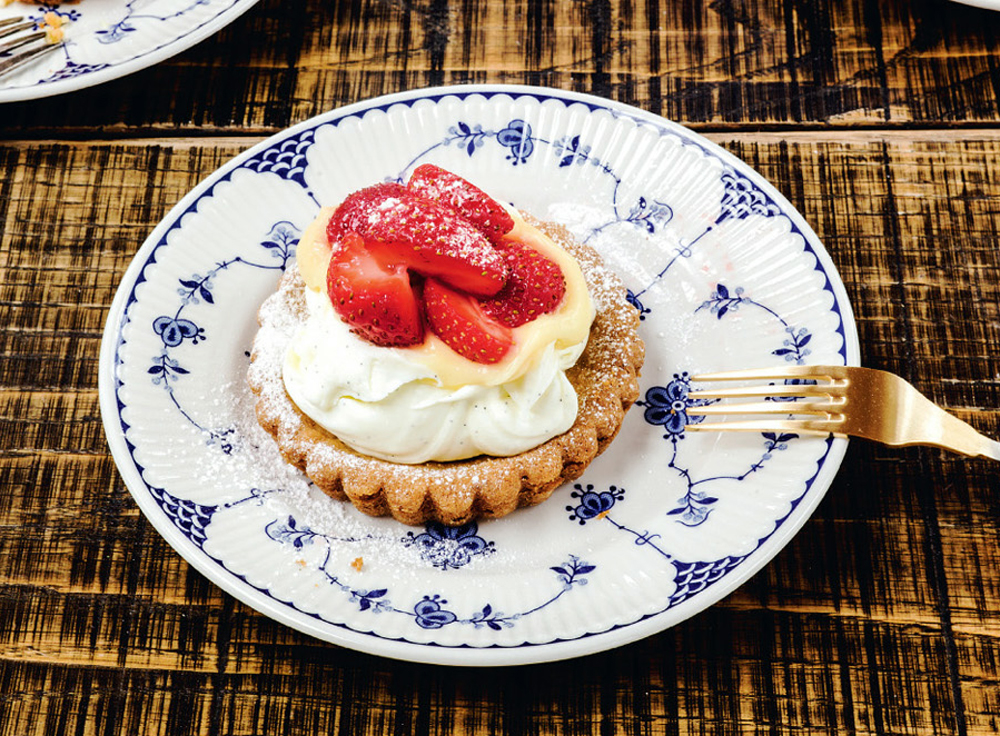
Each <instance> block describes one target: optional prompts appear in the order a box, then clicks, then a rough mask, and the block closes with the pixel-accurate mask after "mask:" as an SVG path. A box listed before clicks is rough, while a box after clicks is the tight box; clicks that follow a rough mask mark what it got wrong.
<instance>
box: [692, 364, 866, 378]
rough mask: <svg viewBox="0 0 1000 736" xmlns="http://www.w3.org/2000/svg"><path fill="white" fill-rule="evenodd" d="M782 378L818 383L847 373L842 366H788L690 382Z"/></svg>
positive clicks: (755, 369) (699, 376) (738, 372)
mask: <svg viewBox="0 0 1000 736" xmlns="http://www.w3.org/2000/svg"><path fill="white" fill-rule="evenodd" d="M784 378H813V379H816V380H818V381H819V380H829V381H832V380H835V379H842V378H847V371H846V370H844V366H839V365H790V366H778V367H774V366H772V367H771V368H753V369H750V370H739V371H724V372H721V373H702V374H699V375H696V376H691V380H692V381H746V380H763V379H784Z"/></svg>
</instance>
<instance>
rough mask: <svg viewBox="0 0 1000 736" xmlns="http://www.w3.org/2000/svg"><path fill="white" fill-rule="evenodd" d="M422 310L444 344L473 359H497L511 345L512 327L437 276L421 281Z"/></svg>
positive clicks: (493, 360)
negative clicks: (487, 313)
mask: <svg viewBox="0 0 1000 736" xmlns="http://www.w3.org/2000/svg"><path fill="white" fill-rule="evenodd" d="M424 314H425V315H426V316H427V324H428V326H429V327H430V328H431V330H432V331H433V332H434V334H435V335H437V336H438V337H440V338H441V340H442V341H444V343H445V345H447V346H448V347H450V348H451V349H452V350H454V351H455V352H456V353H458V354H459V355H461V356H462V357H463V358H468V359H469V360H472V361H475V362H476V363H496V362H498V361H500V360H502V359H503V357H504V356H505V355H506V354H507V351H508V350H510V349H511V347H513V345H514V337H513V335H512V334H511V331H510V330H509V329H507V328H506V327H504V326H503V325H500V324H497V323H496V322H494V321H493V320H492V319H490V318H489V317H487V316H486V315H485V314H483V311H482V309H480V307H479V304H478V303H477V302H476V300H475V299H473V298H472V297H470V296H466V295H465V294H462V293H460V292H457V291H455V290H453V289H450V288H448V287H447V286H445V285H444V284H442V283H441V282H440V281H437V280H436V279H427V281H426V282H425V283H424Z"/></svg>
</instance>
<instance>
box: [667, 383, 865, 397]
mask: <svg viewBox="0 0 1000 736" xmlns="http://www.w3.org/2000/svg"><path fill="white" fill-rule="evenodd" d="M846 389H847V386H846V385H844V384H842V383H822V384H809V383H803V384H797V385H796V384H791V385H785V384H777V385H775V384H771V385H767V386H731V387H728V388H706V389H698V390H697V391H689V392H688V395H687V397H688V398H689V399H741V398H750V397H752V396H784V397H789V396H803V397H807V396H843V395H844V393H845V392H846Z"/></svg>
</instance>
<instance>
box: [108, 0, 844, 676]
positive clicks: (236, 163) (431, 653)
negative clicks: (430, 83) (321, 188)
mask: <svg viewBox="0 0 1000 736" xmlns="http://www.w3.org/2000/svg"><path fill="white" fill-rule="evenodd" d="M251 1H252V2H256V0H251ZM475 95H482V96H484V97H486V98H487V99H488V98H489V97H493V96H505V95H506V96H510V97H511V98H512V99H516V98H518V97H523V96H528V97H533V98H536V99H540V100H545V99H552V98H555V99H558V100H561V101H562V102H564V104H567V105H571V104H574V103H582V104H584V105H586V106H588V107H589V108H591V109H592V110H597V109H601V110H606V111H608V112H609V113H611V114H612V115H614V116H617V117H628V118H632V119H634V120H637V121H639V122H641V123H645V124H650V125H653V126H654V127H656V128H658V129H661V130H666V131H670V132H674V133H677V134H679V135H680V136H681V137H682V138H686V139H690V138H693V139H695V140H696V141H697V143H698V144H699V145H702V146H704V148H705V149H707V150H708V151H710V152H711V153H712V154H714V155H716V156H718V157H719V158H720V159H722V160H723V161H724V162H726V163H729V164H731V165H733V166H734V167H735V168H736V169H737V170H739V171H740V174H741V175H743V176H746V177H748V178H750V179H751V180H752V181H753V183H754V184H755V185H757V186H759V187H761V189H763V190H764V191H765V192H766V193H767V194H768V196H770V197H771V198H772V199H773V200H774V202H775V203H776V204H778V205H779V206H780V207H781V209H782V214H783V215H784V216H786V217H788V218H789V219H790V220H791V221H792V222H793V224H794V225H795V226H796V227H797V228H798V229H799V231H800V233H801V234H802V236H803V238H804V240H805V242H806V244H807V245H808V247H809V249H810V251H811V252H812V253H813V255H814V256H815V257H816V258H817V261H818V265H819V267H820V270H821V272H822V273H823V274H824V276H825V278H826V282H827V283H826V286H825V288H827V289H829V290H830V291H831V292H832V293H833V295H834V297H835V311H836V312H837V313H838V314H839V315H840V319H841V327H842V333H843V338H844V346H843V353H844V355H845V356H846V364H847V365H860V343H859V338H858V334H857V325H856V322H855V319H854V314H853V309H852V306H851V303H850V300H849V298H848V295H847V291H846V287H845V286H844V284H843V280H842V279H841V277H840V274H839V272H838V270H837V269H836V266H835V264H834V263H833V261H832V259H831V258H830V256H829V253H828V252H827V251H826V248H825V247H824V246H823V244H822V241H820V239H819V237H818V236H817V235H816V233H815V232H814V231H813V229H812V228H811V226H810V225H809V224H808V223H807V222H806V221H805V219H804V218H803V216H802V215H801V213H799V212H798V210H797V209H795V208H794V207H793V206H792V205H791V203H790V202H789V201H788V200H787V199H786V198H785V197H784V195H783V194H782V193H781V192H780V191H778V190H777V189H776V188H775V186H774V185H773V184H771V183H770V182H769V181H768V180H767V179H765V178H764V177H763V176H762V175H761V174H759V173H758V172H757V171H756V170H755V169H753V168H752V167H750V166H749V164H747V163H746V162H744V161H742V160H741V159H739V158H738V157H736V156H735V155H733V154H731V153H729V152H728V151H726V150H725V149H723V148H722V147H721V146H719V145H718V144H716V143H715V142H713V141H711V140H709V139H707V138H705V137H704V136H702V135H701V134H699V133H697V132H695V131H692V130H690V129H688V128H686V127H684V126H682V125H679V124H678V123H675V122H673V121H671V120H668V119H666V118H663V117H662V116H659V115H655V114H653V113H649V112H646V111H644V110H641V109H639V108H636V107H633V106H631V105H627V104H625V103H620V102H616V101H613V100H607V99H605V98H601V97H597V96H595V95H590V94H585V93H579V92H571V91H567V90H561V89H556V88H547V87H539V86H530V85H510V84H470V85H450V86H442V87H429V88H423V89H416V90H407V91H403V92H398V93H393V94H389V95H381V96H378V97H374V98H370V99H366V100H361V101H358V102H355V103H352V104H350V105H345V106H343V107H339V108H334V109H331V110H329V111H327V112H324V113H321V114H319V115H316V116H314V117H311V118H309V119H307V120H304V121H301V122H300V123H297V124H295V125H293V126H290V127H289V128H286V129H284V130H282V131H279V132H278V133H275V134H274V135H272V136H269V137H268V138H266V139H265V140H263V141H260V142H258V143H256V144H255V145H253V146H251V147H250V148H248V149H247V150H245V151H243V152H241V153H240V154H238V155H236V156H234V157H233V158H231V159H230V160H229V161H227V162H226V163H224V164H223V165H222V166H220V167H218V168H217V169H215V170H213V171H212V172H210V173H208V174H207V175H206V176H205V178H204V179H202V181H200V182H199V183H198V184H197V185H195V187H193V188H192V189H191V190H190V191H189V192H187V193H186V194H185V195H184V196H183V197H182V198H181V199H180V200H179V201H178V202H177V203H176V204H175V205H174V206H173V207H172V208H171V209H170V210H169V211H168V212H167V213H166V214H165V215H164V216H163V218H162V219H161V220H160V221H159V222H158V223H157V225H156V227H155V228H154V229H153V230H152V232H151V233H150V234H149V236H148V237H147V238H146V239H145V240H144V241H143V243H142V245H141V246H140V247H139V248H138V250H137V251H136V252H135V254H134V255H133V256H132V260H131V262H130V264H129V266H128V268H127V269H126V270H125V272H124V274H123V275H122V277H121V280H120V282H119V286H118V288H117V290H116V293H115V296H114V299H113V301H112V304H111V307H110V309H109V311H108V315H107V318H106V323H105V328H104V331H103V334H102V340H101V350H100V359H99V367H98V388H99V405H100V409H101V419H102V424H103V426H104V431H105V436H106V438H107V441H108V445H109V448H110V449H111V454H112V457H113V458H114V460H115V465H116V468H117V470H118V472H119V474H120V475H121V477H122V480H123V482H124V483H125V486H126V488H127V489H128V491H129V494H130V495H131V496H132V498H133V499H134V500H135V501H136V504H137V505H138V506H139V508H140V510H141V511H142V512H143V515H144V516H145V517H146V519H147V520H148V521H149V522H150V523H151V524H152V525H153V527H154V528H155V529H156V530H157V532H158V533H159V534H160V535H161V536H162V537H163V538H164V540H165V541H166V542H167V543H168V544H169V545H170V546H171V547H173V548H174V551H175V552H177V553H178V554H179V555H180V556H181V558H182V559H184V560H185V561H186V562H188V564H190V565H191V566H192V567H194V568H195V569H196V570H198V571H199V572H200V573H201V574H203V575H205V576H206V577H208V579H209V580H211V581H212V582H213V583H214V584H216V585H218V586H219V587H220V588H222V589H223V590H225V591H226V592H227V593H229V594H231V595H233V596H234V597H235V598H237V599H238V600H240V601H242V602H243V603H245V604H246V605H248V606H250V607H252V608H254V609H255V610H258V611H260V612H261V613H263V614H264V615H266V616H268V617H269V618H272V619H274V620H276V621H279V622H280V623H282V624H284V625H287V626H289V627H290V628H292V629H295V630H297V631H301V632H303V633H306V634H309V635H310V636H313V637H315V638H318V639H321V640H323V641H327V642H330V643H333V644H336V645H339V646H344V647H348V648H350V649H354V650H358V651H362V652H366V653H369V654H375V655H379V656H384V657H388V658H392V659H401V660H407V661H413V662H424V663H434V664H444V665H474V666H505V665H517V664H532V663H541V662H551V661H557V660H562V659H568V658H573V657H579V656H584V655H588V654H593V653H597V652H600V651H605V650H608V649H612V648H616V647H618V646H622V645H624V644H628V643H632V642H635V641H638V640H640V639H643V638H646V637H647V636H650V635H652V634H654V633H658V632H660V631H664V630H666V629H668V628H671V627H672V626H675V625H677V624H679V623H681V622H682V621H684V620H686V619H688V618H690V617H691V616H693V615H695V614H697V613H699V612H701V611H704V610H705V609H707V608H709V607H711V606H712V605H714V604H715V603H717V602H718V601H719V600H721V599H722V598H724V597H725V596H727V595H729V594H730V593H731V592H733V591H734V590H736V589H737V588H738V587H740V586H742V585H744V584H745V583H746V582H747V581H748V580H749V579H750V578H751V577H753V576H754V575H755V574H756V573H757V572H759V571H760V570H761V569H762V568H763V567H764V566H765V565H767V564H768V563H769V562H771V561H772V560H773V559H774V557H775V556H776V555H777V554H778V552H779V551H780V550H781V549H783V548H784V547H785V546H786V545H787V543H788V542H789V541H790V540H791V538H792V537H794V536H795V535H796V534H797V533H798V532H799V530H800V529H801V528H802V526H803V525H804V524H805V523H806V521H808V519H809V518H811V516H812V514H813V513H814V511H815V509H816V507H817V506H818V505H819V503H820V501H821V500H822V499H823V497H824V496H825V494H826V491H827V490H828V489H829V487H830V485H831V484H832V482H833V479H834V477H835V476H836V474H837V472H838V471H839V469H840V466H841V463H842V461H843V458H844V455H845V453H846V450H847V446H848V440H846V439H830V440H828V448H827V452H826V454H825V455H824V456H823V457H822V458H820V461H819V462H821V464H820V466H819V468H818V470H817V471H816V473H815V474H814V475H813V477H812V478H810V479H809V480H808V481H807V482H806V489H805V490H804V491H803V494H802V496H801V497H800V499H799V502H798V503H796V504H794V505H793V507H792V509H791V511H790V512H789V513H788V515H786V516H785V517H782V519H780V520H779V521H780V524H779V525H778V527H777V529H776V530H775V531H774V532H773V533H772V534H771V535H770V536H769V537H767V539H766V540H765V541H764V542H763V543H762V544H761V545H760V546H759V547H758V548H757V549H755V550H754V552H753V553H752V557H751V558H750V559H748V560H746V561H745V562H744V563H742V564H741V565H740V569H739V570H738V571H734V573H733V574H732V575H727V576H725V578H724V579H722V580H720V581H718V582H717V583H715V584H713V585H712V589H711V590H706V591H704V592H703V593H700V594H699V595H698V596H695V597H693V598H690V599H688V600H686V601H684V602H682V603H680V604H678V605H676V606H673V607H671V608H670V609H667V610H664V611H660V612H659V613H654V614H649V615H647V616H645V617H642V618H640V619H638V620H636V621H635V622H632V623H629V624H616V625H615V626H612V627H610V628H608V629H607V630H604V631H601V632H594V633H590V634H587V635H585V636H582V637H578V638H572V639H557V640H553V641H548V642H545V643H537V644H535V643H531V642H523V643H521V644H516V645H490V646H487V647H475V646H472V645H468V644H460V645H447V644H437V643H429V644H420V643H415V642H411V641H407V640H405V639H395V638H391V637H387V636H384V635H380V634H375V633H374V632H371V633H366V632H363V631H359V630H357V629H355V628H351V627H350V625H348V624H337V623H335V622H331V621H328V620H326V619H321V620H319V621H321V623H320V622H318V621H317V618H316V617H315V616H313V615H311V614H309V613H308V612H305V611H302V610H301V609H299V608H297V607H295V606H294V604H291V603H289V602H282V601H280V600H279V599H277V598H276V597H274V596H273V595H271V594H267V595H265V594H263V593H262V591H261V589H260V588H258V587H257V586H254V585H253V584H252V583H250V582H249V581H247V580H245V579H244V578H243V577H242V576H240V575H239V574H237V573H235V572H232V571H231V570H229V569H228V568H227V567H225V565H224V564H223V563H222V562H220V561H218V560H217V559H216V558H214V557H212V556H211V555H209V554H208V553H207V552H205V551H204V550H203V549H200V548H199V547H198V546H197V545H193V544H192V543H191V541H190V540H189V539H188V538H187V537H185V536H184V535H183V534H182V533H181V532H180V531H179V530H178V529H177V528H176V527H175V526H174V524H173V523H172V522H171V521H170V520H169V519H168V518H167V517H166V515H165V514H164V513H163V511H162V509H160V508H159V507H158V506H157V505H156V504H155V502H154V500H153V498H152V495H151V494H150V493H149V492H148V490H149V486H148V484H147V483H146V482H145V481H144V480H143V479H142V477H141V474H140V473H139V471H138V469H137V467H136V463H135V460H134V458H133V457H132V456H131V453H130V452H129V450H128V447H127V446H128V444H129V443H128V440H127V438H126V437H125V434H124V431H122V429H121V420H120V416H119V413H118V402H119V399H118V394H117V385H116V384H117V375H116V370H115V355H116V354H117V351H118V348H119V345H120V341H121V339H122V330H123V328H124V326H125V321H124V320H125V317H126V311H127V307H128V305H129V304H130V303H131V295H132V294H133V292H134V289H135V288H136V286H138V284H139V283H141V281H142V272H143V270H144V268H145V266H146V265H148V263H149V256H150V255H151V253H152V252H153V251H154V250H155V249H156V247H157V246H158V244H159V243H160V242H161V241H163V240H164V238H165V237H166V235H167V234H168V233H169V232H170V231H171V230H172V229H173V228H174V227H176V226H177V224H178V223H179V222H180V219H181V218H182V217H183V215H184V214H185V213H187V212H188V211H189V210H190V209H191V207H192V205H193V204H194V203H196V202H198V201H199V200H200V199H201V198H202V197H204V196H205V194H206V193H207V192H209V191H210V190H211V189H212V188H213V187H214V186H216V185H217V184H218V183H219V182H221V181H223V180H225V179H226V178H227V177H228V176H229V175H231V174H232V173H233V172H234V171H236V170H237V169H239V168H240V167H241V166H242V165H243V163H244V162H245V161H248V160H250V159H251V158H253V157H254V156H255V155H257V154H258V153H259V152H261V151H263V150H266V149H268V148H270V147H273V146H274V145H276V144H278V143H279V142H281V141H282V140H284V139H287V138H291V137H293V136H295V135H297V134H298V133H299V132H301V131H302V130H306V129H309V128H317V127H319V126H321V125H323V124H328V123H331V122H333V121H336V120H338V119H345V118H348V117H351V116H355V115H358V114H359V113H363V112H368V111H373V110H378V109H388V108H390V107H393V106H395V105H398V104H408V106H412V104H414V103H416V102H417V101H418V100H423V99H431V100H433V101H440V100H441V99H443V98H447V97H459V98H468V97H470V96H475ZM831 275H832V276H833V278H831ZM123 460H124V467H123V462H122V461H123ZM133 484H135V485H137V486H139V487H141V488H142V490H143V491H145V493H137V492H136V491H134V490H133ZM817 488H818V489H819V490H817ZM220 567H221V568H222V569H221V570H220V569H219V568H220ZM289 609H290V610H289ZM665 619H666V620H665ZM331 628H332V629H335V631H331Z"/></svg>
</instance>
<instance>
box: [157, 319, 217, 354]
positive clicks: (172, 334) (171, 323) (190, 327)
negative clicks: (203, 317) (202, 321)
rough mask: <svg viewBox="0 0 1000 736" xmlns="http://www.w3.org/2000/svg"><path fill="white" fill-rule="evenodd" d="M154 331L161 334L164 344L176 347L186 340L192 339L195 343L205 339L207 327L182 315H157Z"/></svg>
mask: <svg viewBox="0 0 1000 736" xmlns="http://www.w3.org/2000/svg"><path fill="white" fill-rule="evenodd" d="M153 332H155V333H156V334H157V335H159V336H160V339H162V340H163V344H164V345H166V346H167V347H170V348H175V347H177V346H178V345H180V344H181V343H182V342H183V341H184V340H191V342H192V343H194V344H195V345H197V344H198V341H199V340H204V339H205V329H204V328H203V327H199V326H198V325H196V324H195V323H194V322H192V321H191V320H189V319H181V318H180V317H166V316H164V317H157V318H156V319H155V320H153Z"/></svg>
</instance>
